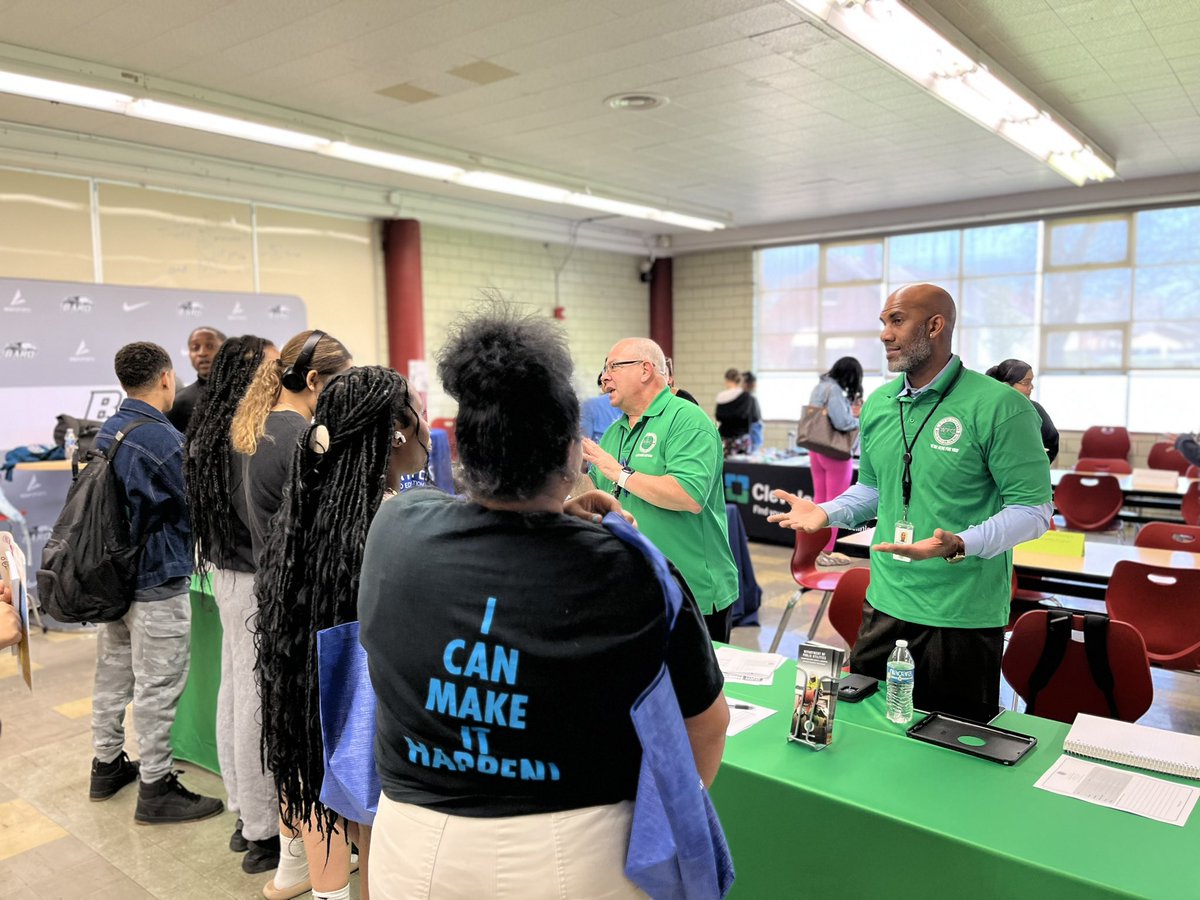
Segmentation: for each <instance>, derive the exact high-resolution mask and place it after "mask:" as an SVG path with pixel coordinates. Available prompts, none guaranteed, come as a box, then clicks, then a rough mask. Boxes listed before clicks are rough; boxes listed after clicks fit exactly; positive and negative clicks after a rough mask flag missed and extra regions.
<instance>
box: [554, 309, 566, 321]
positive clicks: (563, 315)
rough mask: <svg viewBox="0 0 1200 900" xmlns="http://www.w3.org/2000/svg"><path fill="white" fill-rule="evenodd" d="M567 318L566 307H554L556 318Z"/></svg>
mask: <svg viewBox="0 0 1200 900" xmlns="http://www.w3.org/2000/svg"><path fill="white" fill-rule="evenodd" d="M566 317H567V308H566V307H565V306H556V307H554V318H556V319H565V318H566Z"/></svg>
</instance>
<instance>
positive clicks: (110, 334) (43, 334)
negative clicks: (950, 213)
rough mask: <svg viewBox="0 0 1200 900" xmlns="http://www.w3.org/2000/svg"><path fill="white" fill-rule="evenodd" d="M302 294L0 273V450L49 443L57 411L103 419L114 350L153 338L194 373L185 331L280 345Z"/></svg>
mask: <svg viewBox="0 0 1200 900" xmlns="http://www.w3.org/2000/svg"><path fill="white" fill-rule="evenodd" d="M307 321H308V312H307V309H306V308H305V305H304V301H303V300H301V299H300V298H299V297H293V296H290V295H285V294H236V293H224V292H217V291H181V290H175V289H171V288H153V287H126V286H122V285H115V284H86V283H81V282H73V281H34V280H30V279H18V278H0V450H3V449H8V448H11V447H17V446H21V445H24V444H49V443H50V442H51V440H52V436H53V432H54V424H55V416H57V415H58V414H59V413H67V414H69V415H73V416H79V417H81V418H88V419H104V418H106V417H107V416H108V414H109V413H110V412H111V411H112V410H113V409H115V408H116V406H117V405H118V404H119V403H120V401H121V397H122V396H123V395H122V392H121V390H120V386H119V385H118V384H117V379H116V376H115V375H114V373H113V357H114V356H115V355H116V352H117V350H119V349H120V348H121V347H123V346H124V345H125V344H128V343H130V342H132V341H154V342H155V343H156V344H161V345H162V346H163V347H165V348H166V349H167V351H168V352H170V354H171V357H172V359H173V360H174V361H175V371H176V374H177V376H178V384H179V387H181V388H182V387H183V386H184V385H185V384H189V383H191V382H192V381H194V380H195V377H196V373H195V371H194V370H193V369H192V365H191V362H190V361H189V359H188V352H187V337H188V334H190V333H191V332H192V330H193V329H195V328H197V327H199V326H201V325H208V326H210V327H212V328H216V329H217V330H219V331H222V332H224V333H225V334H226V335H229V336H230V337H232V336H233V335H236V334H256V335H259V336H260V337H264V338H269V339H270V340H272V341H274V342H275V344H276V346H279V347H282V346H283V344H284V342H285V341H287V339H288V338H290V337H291V336H292V335H294V334H296V333H297V332H299V331H303V330H305V328H307Z"/></svg>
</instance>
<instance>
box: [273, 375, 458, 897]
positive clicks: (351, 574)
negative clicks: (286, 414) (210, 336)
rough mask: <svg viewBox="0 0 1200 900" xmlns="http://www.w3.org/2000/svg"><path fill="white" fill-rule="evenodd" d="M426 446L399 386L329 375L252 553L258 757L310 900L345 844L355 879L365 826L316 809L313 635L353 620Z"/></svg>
mask: <svg viewBox="0 0 1200 900" xmlns="http://www.w3.org/2000/svg"><path fill="white" fill-rule="evenodd" d="M428 448H429V425H428V424H427V423H426V421H425V408H424V406H423V405H422V403H421V398H420V395H418V394H417V393H416V392H415V391H411V390H410V389H409V385H408V382H407V381H405V379H404V377H403V376H401V375H399V374H398V373H396V372H394V371H392V370H391V369H385V368H382V367H380V366H363V367H359V368H353V369H349V370H347V371H345V372H343V373H342V374H339V375H335V376H333V377H332V378H331V379H330V380H329V381H328V383H327V384H326V385H325V388H324V390H322V392H321V395H320V397H319V398H318V399H317V404H316V409H315V411H314V416H313V424H311V425H308V426H307V428H306V429H305V430H304V432H303V433H302V434H301V436H300V440H299V442H298V443H297V445H296V448H295V450H294V451H293V458H292V463H291V466H290V470H289V471H290V476H289V480H288V484H287V487H286V489H285V490H284V496H283V506H282V507H281V508H280V510H279V513H278V514H277V515H276V516H275V518H274V519H272V521H271V528H270V534H269V537H268V539H267V544H266V547H265V548H264V550H263V555H262V564H261V566H260V568H259V572H258V580H257V581H256V583H255V593H256V594H257V596H258V604H259V605H258V621H257V646H258V664H257V675H258V684H259V689H260V691H261V692H262V703H263V722H262V730H263V757H264V759H265V761H266V763H267V766H268V768H269V769H270V770H271V772H272V773H273V774H274V775H275V780H276V783H277V785H278V788H279V800H280V803H281V807H282V817H283V820H284V822H285V823H287V824H288V825H289V826H290V827H292V828H296V829H298V830H304V831H305V841H304V846H305V851H306V852H307V853H308V865H309V871H310V872H311V873H313V874H312V882H313V897H314V898H317V900H325V898H328V900H346V898H348V897H349V874H350V847H349V840H354V841H355V842H356V843H357V844H358V848H359V860H360V863H361V864H362V869H363V872H364V873H366V872H367V854H368V847H369V842H370V837H369V829H368V828H365V827H361V825H360V824H359V823H347V822H346V821H345V820H344V819H341V818H340V817H339V816H338V815H337V813H336V812H334V811H332V810H330V809H329V808H327V807H326V806H324V805H323V804H322V803H321V802H320V791H321V783H322V780H323V777H324V746H323V743H322V739H321V723H320V716H319V714H318V681H319V673H318V668H317V649H316V648H317V632H318V631H320V630H322V629H325V628H332V627H334V626H337V625H341V624H343V623H345V622H350V621H353V620H354V619H355V618H357V616H358V611H357V604H356V602H355V598H356V597H357V595H358V581H359V573H360V570H361V565H362V554H363V545H364V543H365V541H366V535H367V529H368V527H369V526H370V524H371V520H372V519H373V518H374V516H375V513H376V511H377V510H378V509H379V507H380V504H381V503H382V501H383V499H384V497H385V496H386V495H387V494H388V493H389V492H391V491H392V490H393V489H394V488H395V487H396V486H397V485H398V484H399V481H400V477H401V476H402V475H411V474H415V473H417V472H420V471H422V470H424V469H425V468H426V467H427V465H428V459H429V452H428ZM439 493H440V492H439ZM362 824H366V823H362ZM314 832H315V834H314ZM318 836H319V837H320V838H323V839H324V840H323V841H321V840H314V839H313V838H315V837H318ZM268 887H270V886H269V885H268ZM361 893H362V896H363V897H366V896H367V890H366V885H365V879H364V884H363V889H362V891H361ZM268 895H269V893H268Z"/></svg>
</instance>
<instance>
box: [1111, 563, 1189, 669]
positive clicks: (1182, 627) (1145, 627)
mask: <svg viewBox="0 0 1200 900" xmlns="http://www.w3.org/2000/svg"><path fill="white" fill-rule="evenodd" d="M1104 602H1105V604H1107V606H1108V614H1109V616H1111V617H1112V618H1114V619H1120V620H1121V621H1122V622H1128V623H1129V624H1130V625H1132V626H1133V627H1134V628H1136V629H1137V630H1138V631H1140V632H1141V634H1142V639H1143V640H1145V642H1146V655H1147V656H1148V657H1149V658H1150V662H1151V663H1152V664H1154V665H1158V666H1162V667H1163V668H1164V669H1184V670H1189V671H1190V670H1193V669H1196V668H1197V667H1200V569H1173V568H1171V567H1169V566H1148V565H1146V564H1145V563H1138V562H1132V561H1130V560H1124V561H1122V562H1119V563H1117V564H1116V565H1115V566H1113V573H1112V577H1111V578H1110V579H1109V580H1108V590H1107V591H1105V594H1104Z"/></svg>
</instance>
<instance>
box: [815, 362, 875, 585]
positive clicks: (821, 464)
mask: <svg viewBox="0 0 1200 900" xmlns="http://www.w3.org/2000/svg"><path fill="white" fill-rule="evenodd" d="M862 373H863V370H862V364H861V363H860V362H859V361H858V360H857V359H855V358H854V357H853V356H843V357H842V358H841V359H839V360H838V361H837V362H835V363H834V364H833V365H832V366H830V368H829V371H828V372H826V373H825V374H824V375H822V376H821V380H820V382H818V384H817V386H816V387H815V388H813V392H812V396H811V397H809V399H808V404H809V408H810V409H812V408H815V407H820V408H821V409H823V410H824V411H825V415H826V416H827V417H828V422H829V425H830V427H831V428H832V429H833V430H834V431H838V432H841V433H842V434H845V435H849V434H851V433H852V432H857V431H858V413H859V410H861V409H862V401H863V393H862ZM846 443H848V444H849V445H851V446H853V445H854V443H855V440H854V439H853V438H851V439H850V440H849V441H847V442H846ZM808 459H809V466H810V467H811V468H812V480H813V502H814V503H824V502H825V501H826V500H832V499H833V498H834V497H837V496H838V495H840V494H841V493H842V492H843V491H845V490H846V488H848V487H850V482H851V481H852V480H853V478H854V461H853V460H852V459H851V458H850V454H849V453H847V455H846V457H845V458H844V459H843V458H836V457H833V456H829V455H827V454H824V453H819V452H817V451H815V450H812V449H810V450H809V452H808ZM836 541H837V529H836V528H834V529H831V533H830V535H829V543H828V544H826V545H825V550H824V551H823V552H822V553H821V554H820V555H818V556H817V564H818V565H822V566H844V565H848V564H849V563H850V558H849V557H847V556H845V555H843V554H841V553H833V552H831V551H832V550H833V545H834V543H835V542H836Z"/></svg>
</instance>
